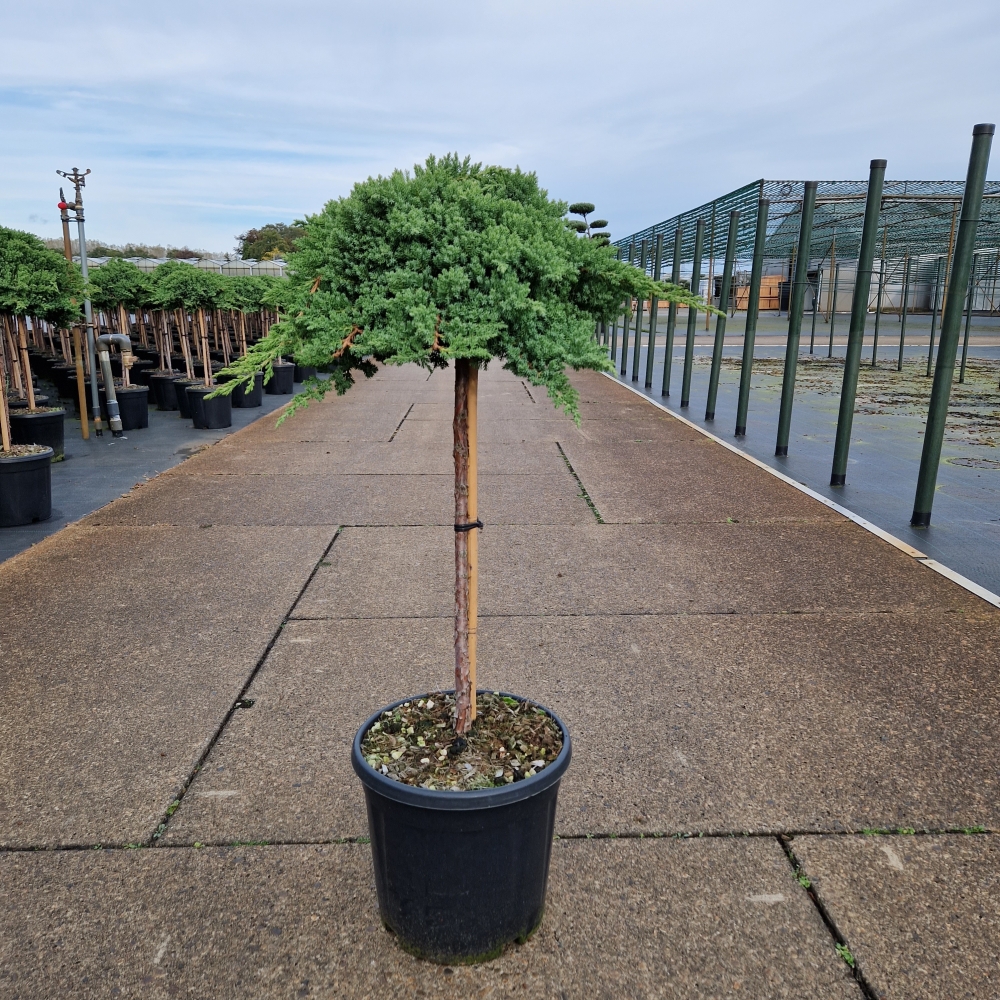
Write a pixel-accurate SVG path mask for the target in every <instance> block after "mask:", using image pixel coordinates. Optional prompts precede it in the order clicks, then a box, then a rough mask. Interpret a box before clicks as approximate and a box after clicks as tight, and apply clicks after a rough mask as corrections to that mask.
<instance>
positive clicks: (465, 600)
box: [452, 359, 472, 735]
mask: <svg viewBox="0 0 1000 1000" xmlns="http://www.w3.org/2000/svg"><path fill="white" fill-rule="evenodd" d="M471 367H472V366H471V365H470V364H469V362H468V361H466V360H464V359H462V360H457V361H456V362H455V419H454V422H453V425H452V428H453V434H454V442H455V443H454V456H455V732H456V733H458V734H459V735H462V734H464V733H467V732H468V731H469V727H470V726H471V725H472V704H471V694H470V692H471V680H472V679H471V675H470V663H469V583H470V581H469V531H468V530H467V528H466V525H468V523H469V382H470V371H471Z"/></svg>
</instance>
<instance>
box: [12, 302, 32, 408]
mask: <svg viewBox="0 0 1000 1000" xmlns="http://www.w3.org/2000/svg"><path fill="white" fill-rule="evenodd" d="M16 322H17V333H18V346H19V348H20V351H21V353H20V358H21V378H23V379H24V388H25V391H26V392H27V394H28V410H29V411H30V412H31V413H34V412H35V387H34V386H33V385H32V383H31V362H30V361H29V359H28V328H27V323H26V322H25V319H24V317H23V316H18V317H16Z"/></svg>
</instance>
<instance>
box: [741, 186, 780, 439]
mask: <svg viewBox="0 0 1000 1000" xmlns="http://www.w3.org/2000/svg"><path fill="white" fill-rule="evenodd" d="M770 207H771V203H770V202H769V201H768V200H767V199H766V198H761V199H760V201H758V202H757V232H756V233H755V234H754V238H753V263H752V264H751V265H750V288H749V291H748V292H747V321H746V326H745V327H744V331H743V364H742V366H741V367H740V395H739V401H738V402H737V404H736V436H737V437H743V436H744V435H745V434H746V432H747V410H748V409H749V407H750V376H751V375H752V374H753V345H754V340H755V338H756V336H757V313H758V312H759V311H760V277H761V273H762V272H763V270H764V243H765V242H766V240H767V211H768V209H769V208H770ZM778 304H779V305H780V304H781V303H780V301H779V303H778Z"/></svg>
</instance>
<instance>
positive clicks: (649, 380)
mask: <svg viewBox="0 0 1000 1000" xmlns="http://www.w3.org/2000/svg"><path fill="white" fill-rule="evenodd" d="M662 273H663V233H660V234H659V235H658V236H657V237H656V241H655V242H654V244H653V280H654V281H659V280H660V275H661V274H662ZM659 309H660V299H659V296H657V295H654V296H653V297H652V298H651V299H650V300H649V343H648V344H647V345H646V381H645V382H644V383H643V384H644V385H645V387H646V388H647V389H652V388H653V361H654V360H655V358H656V318H657V313H658V312H659Z"/></svg>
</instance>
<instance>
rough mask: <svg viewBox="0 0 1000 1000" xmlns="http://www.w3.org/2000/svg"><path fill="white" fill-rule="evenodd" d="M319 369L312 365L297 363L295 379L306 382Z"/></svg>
mask: <svg viewBox="0 0 1000 1000" xmlns="http://www.w3.org/2000/svg"><path fill="white" fill-rule="evenodd" d="M317 370H318V369H316V368H314V367H313V366H312V365H296V366H295V381H296V382H305V380H306V379H307V378H312V377H313V376H314V375H315V374H316V372H317Z"/></svg>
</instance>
